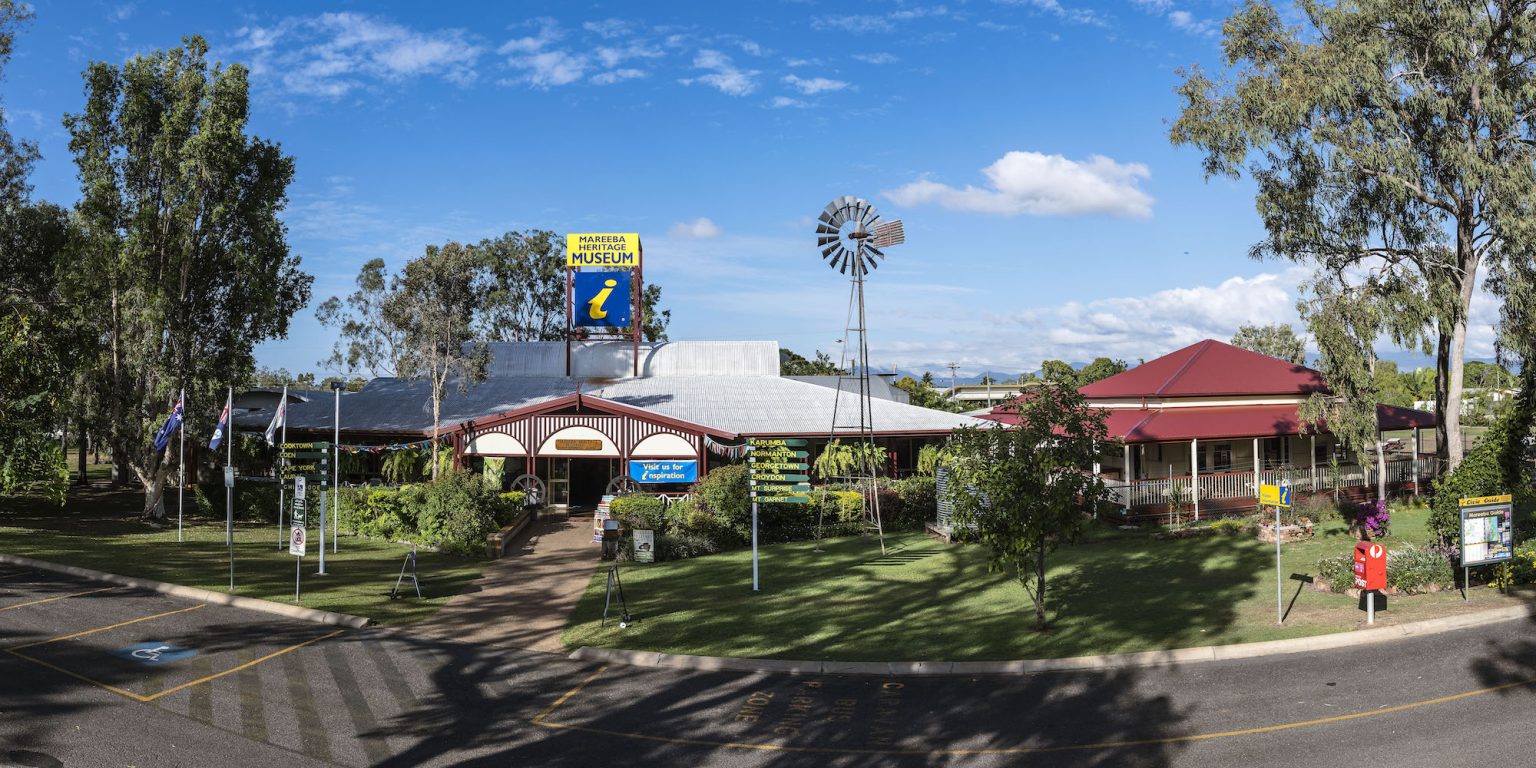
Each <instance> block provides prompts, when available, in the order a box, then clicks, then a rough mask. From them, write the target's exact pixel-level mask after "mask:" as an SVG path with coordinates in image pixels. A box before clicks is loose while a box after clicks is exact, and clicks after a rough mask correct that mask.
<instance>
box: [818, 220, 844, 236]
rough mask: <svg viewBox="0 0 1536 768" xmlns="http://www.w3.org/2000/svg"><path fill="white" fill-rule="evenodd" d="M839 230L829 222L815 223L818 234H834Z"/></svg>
mask: <svg viewBox="0 0 1536 768" xmlns="http://www.w3.org/2000/svg"><path fill="white" fill-rule="evenodd" d="M839 231H840V230H838V228H837V227H834V226H832V225H830V224H825V223H823V224H817V225H816V234H818V235H835V234H837V233H838V232H839Z"/></svg>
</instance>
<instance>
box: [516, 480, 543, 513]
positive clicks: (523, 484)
mask: <svg viewBox="0 0 1536 768" xmlns="http://www.w3.org/2000/svg"><path fill="white" fill-rule="evenodd" d="M512 490H514V491H521V492H522V493H523V497H524V498H523V506H525V507H539V506H543V505H544V481H543V480H540V479H539V477H538V475H518V476H517V479H516V480H513V481H512Z"/></svg>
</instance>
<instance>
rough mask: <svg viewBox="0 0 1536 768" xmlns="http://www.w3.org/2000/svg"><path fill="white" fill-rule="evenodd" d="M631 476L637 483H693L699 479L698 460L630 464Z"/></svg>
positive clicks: (639, 461)
mask: <svg viewBox="0 0 1536 768" xmlns="http://www.w3.org/2000/svg"><path fill="white" fill-rule="evenodd" d="M629 476H630V478H632V479H633V480H634V481H635V482H637V483H692V482H694V481H696V480H698V479H699V462H698V460H697V459H679V460H672V459H668V460H666V461H641V460H635V461H631V462H629Z"/></svg>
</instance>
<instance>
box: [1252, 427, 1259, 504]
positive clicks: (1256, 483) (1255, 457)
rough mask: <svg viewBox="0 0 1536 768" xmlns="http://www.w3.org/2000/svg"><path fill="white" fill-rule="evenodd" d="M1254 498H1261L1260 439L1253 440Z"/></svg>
mask: <svg viewBox="0 0 1536 768" xmlns="http://www.w3.org/2000/svg"><path fill="white" fill-rule="evenodd" d="M1253 497H1254V498H1255V499H1257V498H1258V497H1259V439H1258V438H1257V437H1255V438H1254V439H1253Z"/></svg>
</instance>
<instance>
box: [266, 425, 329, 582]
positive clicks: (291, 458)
mask: <svg viewBox="0 0 1536 768" xmlns="http://www.w3.org/2000/svg"><path fill="white" fill-rule="evenodd" d="M277 455H278V458H280V459H285V460H286V461H287V462H288V463H287V464H286V465H284V466H283V468H282V477H283V479H285V480H286V479H289V478H292V479H293V480H294V482H295V483H297V482H299V481H300V480H303V481H306V482H311V481H312V482H314V483H316V484H318V485H319V486H320V570H318V571H316V573H317V574H318V575H320V576H324V575H325V513H326V508H327V507H328V506H329V501H330V499H329V498H328V494H327V493H326V489H327V486H329V485H330V484H331V471H330V470H331V444H330V443H283V444H282V446H281V448H280V449H279V451H278V454H277ZM299 487H300V488H302V486H299ZM295 495H296V497H297V496H303V495H304V492H303V491H302V490H300V491H298V492H297V493H296V494H295ZM295 509H297V507H295ZM303 522H304V521H302V520H300V519H298V518H294V520H293V526H294V527H293V529H292V530H298V529H301V528H303V527H304V524H303ZM299 535H301V536H302V535H303V534H299ZM289 542H290V543H289V550H288V551H289V553H290V554H293V545H292V538H291V536H290V539H289ZM299 554H303V553H302V552H301V553H299ZM295 599H297V598H295Z"/></svg>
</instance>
